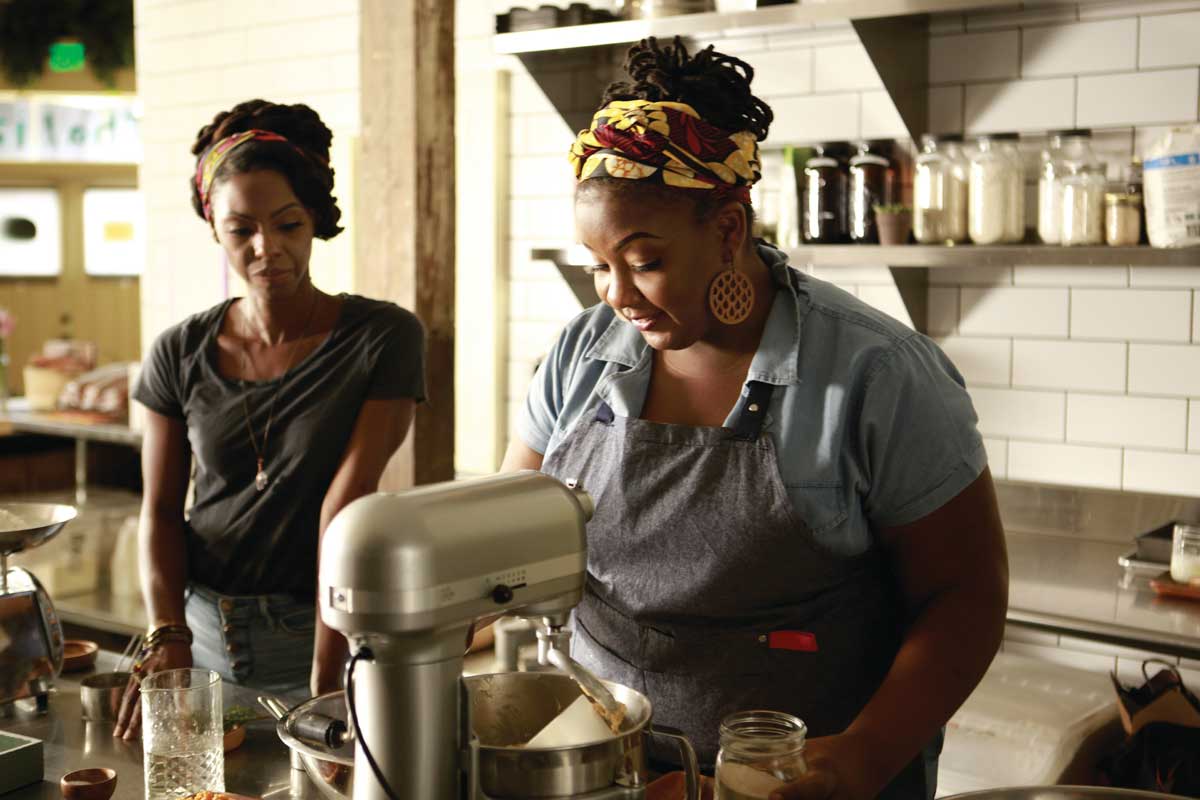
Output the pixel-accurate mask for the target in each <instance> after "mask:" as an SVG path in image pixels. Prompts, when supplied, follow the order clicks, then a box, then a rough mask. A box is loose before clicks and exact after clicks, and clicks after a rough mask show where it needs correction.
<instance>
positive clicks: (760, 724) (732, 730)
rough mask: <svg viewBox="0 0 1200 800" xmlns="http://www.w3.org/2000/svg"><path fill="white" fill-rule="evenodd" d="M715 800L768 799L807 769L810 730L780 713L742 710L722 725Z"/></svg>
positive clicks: (729, 717) (787, 715)
mask: <svg viewBox="0 0 1200 800" xmlns="http://www.w3.org/2000/svg"><path fill="white" fill-rule="evenodd" d="M720 734H721V749H720V751H719V752H718V753H717V765H716V783H717V793H716V800H766V798H767V797H769V796H770V794H771V792H773V791H775V790H776V789H778V788H780V787H781V786H783V785H784V784H787V783H790V782H792V781H794V780H797V779H798V778H799V777H800V776H801V775H803V774H804V772H805V771H806V770H807V769H808V766H807V765H806V764H805V762H804V740H805V737H806V736H807V735H808V728H807V727H806V726H805V725H804V723H803V722H801V721H800V720H799V719H797V718H796V717H793V716H792V715H791V714H784V713H782V712H780V711H743V712H740V713H737V714H731V715H729V716H728V717H726V718H725V719H724V720H723V721H722V722H721V731H720Z"/></svg>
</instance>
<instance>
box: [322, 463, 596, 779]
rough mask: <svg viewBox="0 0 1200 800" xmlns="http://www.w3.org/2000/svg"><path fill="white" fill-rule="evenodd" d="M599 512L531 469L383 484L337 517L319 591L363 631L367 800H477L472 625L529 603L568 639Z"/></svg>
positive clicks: (350, 625) (338, 615)
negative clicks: (469, 651)
mask: <svg viewBox="0 0 1200 800" xmlns="http://www.w3.org/2000/svg"><path fill="white" fill-rule="evenodd" d="M591 514H592V502H591V498H589V497H588V495H587V494H586V493H584V492H583V491H580V490H578V489H576V488H575V487H573V486H567V485H564V484H563V483H560V482H559V481H557V480H555V479H554V478H551V477H549V476H547V475H543V474H541V473H537V472H521V473H514V474H510V475H500V476H493V477H488V478H480V479H477V480H470V481H459V482H453V483H443V484H437V485H433V486H429V487H423V488H420V489H415V490H412V491H408V492H404V493H401V494H382V493H381V494H375V495H371V496H369V497H364V498H360V499H359V500H356V501H355V502H353V503H351V504H350V505H349V506H347V507H346V508H345V509H343V510H342V511H341V513H339V514H338V515H337V517H335V518H334V520H333V522H332V523H330V525H329V528H328V529H327V530H326V532H325V537H324V540H323V543H322V547H321V559H320V589H319V595H320V605H321V617H322V619H323V620H324V621H325V623H326V624H327V625H329V626H330V627H331V628H333V629H335V630H338V631H340V632H342V633H343V634H344V635H345V636H346V637H347V639H348V640H349V642H350V651H351V654H352V656H351V660H350V664H349V667H348V669H347V681H346V683H347V689H348V691H347V704H348V705H349V706H350V711H351V715H352V717H356V718H357V719H356V721H355V726H356V730H355V738H356V744H355V773H356V779H355V781H354V798H355V800H429V798H439V800H441V799H442V798H445V800H451V798H457V799H458V800H475V798H476V797H477V795H478V787H477V785H476V780H477V769H476V766H475V765H476V763H477V758H478V741H477V740H476V739H475V738H474V734H473V733H472V730H471V725H470V702H469V700H468V699H467V697H466V689H465V686H464V684H463V682H462V661H463V651H464V649H465V644H466V640H467V636H468V634H469V631H470V630H471V627H472V626H473V625H474V624H475V623H476V621H478V620H481V619H485V618H489V617H497V616H500V615H502V614H506V613H519V614H520V615H521V616H529V617H534V618H540V619H541V620H542V621H543V629H544V630H543V633H544V634H545V635H548V636H549V637H550V640H552V641H553V642H554V643H555V645H556V646H562V645H563V644H565V636H564V633H565V632H564V631H563V626H564V625H565V624H566V622H567V620H568V618H569V615H570V612H571V609H572V608H574V607H575V605H576V604H577V603H578V602H579V601H580V599H581V598H582V596H583V586H584V576H585V570H586V563H587V549H586V540H585V524H586V523H587V520H588V519H589V518H590V517H591ZM385 784H386V787H385Z"/></svg>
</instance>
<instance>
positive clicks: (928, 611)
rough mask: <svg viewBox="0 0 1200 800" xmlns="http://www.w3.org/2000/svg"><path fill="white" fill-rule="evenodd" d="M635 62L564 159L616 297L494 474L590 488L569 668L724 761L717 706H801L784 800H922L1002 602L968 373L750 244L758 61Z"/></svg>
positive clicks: (605, 291) (550, 364)
mask: <svg viewBox="0 0 1200 800" xmlns="http://www.w3.org/2000/svg"><path fill="white" fill-rule="evenodd" d="M626 70H627V72H628V73H629V81H628V82H626V83H620V84H614V85H613V86H611V87H609V90H608V92H607V94H606V96H605V98H604V101H603V106H602V108H601V109H600V110H599V111H598V112H597V113H596V115H595V117H594V118H593V121H592V125H591V127H590V128H589V130H587V131H584V132H583V133H581V134H580V136H579V138H578V140H577V141H576V143H575V145H574V146H573V147H572V151H571V160H572V164H573V165H574V167H575V172H576V176H577V178H578V180H579V182H578V185H577V189H576V195H575V219H576V228H577V232H578V235H579V238H580V240H581V242H582V243H583V244H584V245H585V246H586V247H587V248H588V249H589V251H590V252H591V253H592V255H593V256H594V258H595V264H594V266H593V267H592V268H591V272H592V273H593V276H594V280H595V285H596V292H597V295H598V296H599V298H600V300H602V301H603V302H602V303H601V304H599V305H597V306H594V307H592V308H590V309H588V310H587V311H585V312H583V313H582V314H580V315H579V316H578V317H577V318H576V319H575V320H573V321H572V322H571V323H570V324H569V325H568V326H567V328H566V329H565V330H564V331H563V333H562V335H561V336H560V337H559V340H558V342H557V343H556V344H555V346H554V348H553V350H552V351H551V353H550V355H549V357H548V358H547V359H546V361H545V362H544V363H543V364H542V366H541V368H540V369H539V370H538V373H537V376H536V377H535V379H534V382H533V386H532V388H531V389H530V391H529V396H528V400H527V403H526V407H525V412H524V414H523V416H522V418H521V421H520V425H519V428H518V436H517V438H515V439H514V440H513V441H512V443H511V444H510V446H509V450H508V453H507V455H506V458H505V465H504V466H505V469H541V470H543V471H545V472H547V473H550V474H552V475H555V476H556V477H559V478H560V479H563V480H568V479H574V480H577V481H579V483H580V484H581V485H582V486H583V488H585V489H586V490H587V491H588V492H590V493H591V494H592V496H593V498H594V499H595V501H596V514H595V516H594V518H593V519H592V521H591V522H590V523H589V525H588V578H587V588H586V591H585V594H584V598H583V601H582V602H581V604H580V605H579V607H578V609H577V611H576V615H575V636H574V639H573V644H572V651H573V655H574V656H575V657H576V658H578V659H579V660H580V661H582V662H583V663H584V664H586V665H587V666H589V667H591V668H592V669H593V670H595V671H596V672H598V673H599V674H601V675H603V676H604V677H606V678H608V679H610V680H614V681H617V682H620V683H623V684H626V685H629V686H632V687H633V688H635V689H638V690H639V691H642V692H645V693H646V694H647V695H648V696H649V697H650V700H651V701H652V702H653V704H654V709H655V720H656V721H657V722H660V723H663V724H666V725H672V726H675V727H678V728H682V729H683V730H684V731H685V732H686V733H687V734H688V735H689V737H690V738H691V739H692V741H693V743H694V744H695V745H696V746H697V750H698V752H699V755H700V758H701V760H702V762H704V763H705V764H707V765H710V766H711V765H712V763H713V759H714V757H715V754H716V750H717V744H718V738H717V734H718V728H719V725H720V722H721V720H722V718H723V717H724V716H725V715H727V714H729V713H731V712H735V711H741V710H747V709H753V708H769V709H775V710H780V711H785V712H789V713H792V714H795V715H797V716H799V717H800V718H801V719H803V720H804V722H805V723H806V724H807V726H808V731H809V735H810V737H813V738H810V740H809V742H808V745H807V750H806V753H807V757H808V761H809V765H810V770H809V772H808V773H807V774H806V775H805V777H804V778H803V779H802V780H801V781H799V782H796V783H793V784H789V785H787V786H783V787H781V788H780V789H779V790H777V791H776V792H774V793H773V794H772V798H778V799H779V800H787V799H788V798H809V797H834V798H868V797H876V796H881V797H889V798H890V797H895V798H919V797H928V798H932V797H933V793H934V788H935V784H936V774H937V755H938V752H939V750H940V741H941V728H942V726H943V725H944V724H945V723H946V721H947V720H948V719H949V718H950V716H951V715H952V714H953V713H954V711H955V710H956V709H957V708H958V706H959V705H960V704H961V703H962V701H963V700H964V699H965V698H966V697H967V695H968V694H969V693H970V692H971V690H972V689H973V688H974V686H975V685H976V684H977V683H978V681H979V679H980V678H981V677H982V675H983V673H984V671H985V670H986V669H987V666H988V664H989V663H990V662H991V659H992V657H993V655H994V654H995V652H996V649H997V647H998V645H999V642H1000V639H1001V636H1002V632H1003V627H1004V614H1005V608H1006V605H1007V561H1006V556H1005V550H1004V538H1003V531H1002V528H1001V524H1000V519H999V514H998V512H997V508H996V499H995V492H994V489H993V486H992V480H991V476H990V474H989V472H988V469H987V457H986V454H985V452H984V449H983V444H982V440H981V439H980V436H979V434H978V432H977V431H976V428H975V422H976V417H975V413H974V411H973V409H972V407H971V402H970V399H969V397H968V396H967V393H966V391H965V389H964V387H963V380H962V376H961V375H960V374H959V373H958V371H957V370H956V369H955V368H954V365H953V364H951V363H950V361H949V360H948V359H947V358H946V357H945V355H944V354H943V353H942V352H941V351H940V350H939V349H938V348H937V346H936V345H935V344H934V343H933V342H931V341H930V340H929V339H927V338H926V337H924V336H922V335H920V334H918V333H914V332H913V331H911V330H909V329H908V328H906V327H904V326H903V325H901V324H899V323H898V322H896V321H895V320H893V319H891V318H889V317H888V316H886V315H884V314H882V313H880V312H878V311H875V310H874V309H872V308H870V307H869V306H867V305H865V304H863V303H861V302H859V301H858V300H856V299H855V298H854V297H852V296H850V295H848V294H846V293H845V292H843V291H841V290H839V289H837V288H835V287H833V286H831V285H829V284H827V283H824V282H821V281H818V280H815V279H813V278H810V277H807V276H805V275H803V274H801V273H799V272H797V271H796V270H794V269H792V268H790V267H789V266H788V264H787V260H786V257H785V256H784V255H783V254H782V253H781V252H779V251H778V250H775V249H773V248H771V247H768V246H766V245H763V244H756V243H755V242H754V241H753V240H752V238H751V236H750V233H749V232H750V228H751V221H752V213H753V212H752V210H751V208H750V205H749V186H750V185H751V184H752V183H753V182H754V181H755V180H757V179H758V177H759V160H758V146H757V143H758V142H759V141H761V140H762V139H764V138H765V137H766V133H767V129H768V127H769V125H770V122H771V118H772V115H771V111H770V109H769V108H768V107H767V106H766V105H765V104H764V103H762V102H761V101H760V100H758V99H757V98H756V97H754V96H753V95H752V94H751V92H750V81H751V79H752V77H753V70H752V69H751V68H750V67H749V65H747V64H745V63H744V62H741V61H739V60H738V59H735V58H731V57H728V56H724V55H722V54H720V53H716V52H714V51H713V50H712V48H711V47H710V48H708V49H706V50H702V51H700V52H699V53H697V54H695V55H694V56H689V54H688V53H687V51H686V50H685V49H684V47H683V45H682V43H681V42H679V40H678V39H677V40H676V41H675V44H674V45H673V46H660V45H659V44H658V43H657V42H656V41H655V40H653V39H651V40H649V41H647V42H643V43H641V44H640V45H638V46H635V47H634V48H633V49H631V51H630V55H629V59H628V61H627V63H626ZM651 755H652V756H653V757H655V758H656V759H659V760H666V761H669V760H670V759H671V757H672V753H671V750H670V749H669V748H658V747H657V746H655V745H654V744H652V749H651Z"/></svg>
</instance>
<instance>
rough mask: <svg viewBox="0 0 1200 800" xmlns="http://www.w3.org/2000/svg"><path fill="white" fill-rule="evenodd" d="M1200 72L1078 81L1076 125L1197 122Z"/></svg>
mask: <svg viewBox="0 0 1200 800" xmlns="http://www.w3.org/2000/svg"><path fill="white" fill-rule="evenodd" d="M1198 89H1200V71H1197V70H1196V69H1195V68H1194V67H1192V68H1189V69H1172V70H1160V71H1156V72H1138V73H1128V74H1123V75H1096V76H1089V77H1081V78H1079V100H1078V103H1079V105H1078V108H1077V109H1076V117H1075V119H1076V123H1077V124H1079V125H1087V126H1095V127H1101V126H1106V125H1129V124H1134V125H1160V124H1163V123H1173V122H1194V121H1195V120H1196V95H1197V90H1198Z"/></svg>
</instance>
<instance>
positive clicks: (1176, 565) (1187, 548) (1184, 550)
mask: <svg viewBox="0 0 1200 800" xmlns="http://www.w3.org/2000/svg"><path fill="white" fill-rule="evenodd" d="M1171 580H1173V581H1177V582H1179V583H1190V582H1192V581H1196V580H1200V525H1185V524H1183V523H1177V524H1176V525H1175V532H1174V537H1173V539H1172V542H1171ZM721 730H722V731H724V730H725V726H724V725H722V726H721ZM722 742H724V740H722Z"/></svg>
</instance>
